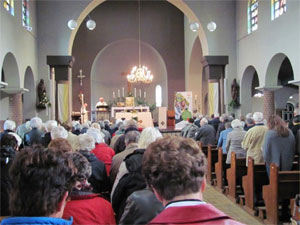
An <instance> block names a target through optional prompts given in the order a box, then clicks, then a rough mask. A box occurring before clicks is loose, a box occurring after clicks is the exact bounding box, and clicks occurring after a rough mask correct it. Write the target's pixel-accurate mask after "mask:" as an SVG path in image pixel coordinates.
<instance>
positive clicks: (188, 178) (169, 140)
mask: <svg viewBox="0 0 300 225" xmlns="http://www.w3.org/2000/svg"><path fill="white" fill-rule="evenodd" d="M205 173H206V159H205V156H204V154H203V153H202V151H201V150H200V148H199V146H198V145H197V143H196V142H195V141H194V140H192V139H185V138H182V137H165V138H162V139H159V140H157V141H155V142H154V143H152V144H150V145H149V146H148V148H147V150H146V151H145V153H144V156H143V174H144V176H145V178H146V182H147V184H148V185H149V186H150V187H151V188H153V189H154V191H155V193H156V194H157V195H159V197H161V198H162V199H164V200H166V201H170V200H172V199H174V198H176V197H178V196H182V195H188V194H194V193H199V192H200V190H201V188H202V187H203V186H202V183H203V181H204V179H205V178H204V176H205Z"/></svg>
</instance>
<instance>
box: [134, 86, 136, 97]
mask: <svg viewBox="0 0 300 225" xmlns="http://www.w3.org/2000/svg"><path fill="white" fill-rule="evenodd" d="M134 97H135V98H136V88H134Z"/></svg>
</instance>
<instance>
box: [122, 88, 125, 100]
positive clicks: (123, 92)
mask: <svg viewBox="0 0 300 225" xmlns="http://www.w3.org/2000/svg"><path fill="white" fill-rule="evenodd" d="M122 94H123V98H124V97H125V89H124V87H123V88H122Z"/></svg>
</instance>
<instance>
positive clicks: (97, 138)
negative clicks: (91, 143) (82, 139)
mask: <svg viewBox="0 0 300 225" xmlns="http://www.w3.org/2000/svg"><path fill="white" fill-rule="evenodd" d="M86 134H87V135H89V136H91V137H93V138H94V140H95V142H96V143H97V144H100V143H103V142H104V139H103V137H102V135H101V133H100V130H99V129H97V128H94V127H91V128H89V129H88V130H87V132H86Z"/></svg>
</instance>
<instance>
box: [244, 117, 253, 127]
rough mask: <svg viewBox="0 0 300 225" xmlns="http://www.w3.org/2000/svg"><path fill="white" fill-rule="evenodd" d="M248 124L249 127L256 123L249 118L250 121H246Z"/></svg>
mask: <svg viewBox="0 0 300 225" xmlns="http://www.w3.org/2000/svg"><path fill="white" fill-rule="evenodd" d="M246 124H247V126H253V125H254V124H255V123H254V120H253V119H251V118H248V119H246Z"/></svg>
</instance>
